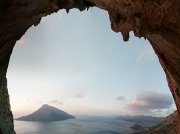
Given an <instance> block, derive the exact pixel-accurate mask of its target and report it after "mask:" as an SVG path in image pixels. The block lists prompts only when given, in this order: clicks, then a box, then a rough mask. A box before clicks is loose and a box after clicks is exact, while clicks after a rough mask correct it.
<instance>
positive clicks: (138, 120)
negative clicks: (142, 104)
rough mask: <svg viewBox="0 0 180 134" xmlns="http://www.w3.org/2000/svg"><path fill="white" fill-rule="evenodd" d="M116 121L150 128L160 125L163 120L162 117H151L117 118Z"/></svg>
mask: <svg viewBox="0 0 180 134" xmlns="http://www.w3.org/2000/svg"><path fill="white" fill-rule="evenodd" d="M116 119H119V120H124V121H128V122H132V123H135V124H139V125H141V126H143V127H151V126H155V125H157V124H159V123H161V122H162V121H163V120H164V117H153V116H144V115H138V116H129V115H127V116H118V117H117V118H116Z"/></svg>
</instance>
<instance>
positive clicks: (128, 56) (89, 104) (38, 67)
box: [7, 8, 175, 118]
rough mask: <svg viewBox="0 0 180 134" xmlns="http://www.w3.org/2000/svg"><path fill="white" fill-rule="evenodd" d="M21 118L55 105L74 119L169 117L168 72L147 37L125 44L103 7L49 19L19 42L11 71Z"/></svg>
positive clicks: (12, 94)
mask: <svg viewBox="0 0 180 134" xmlns="http://www.w3.org/2000/svg"><path fill="white" fill-rule="evenodd" d="M7 78H8V89H9V94H10V100H11V107H12V111H13V113H14V116H15V118H16V117H19V116H22V115H27V114H29V113H31V112H33V111H35V110H37V109H38V108H39V107H40V106H41V105H42V104H49V105H52V106H55V107H57V108H60V109H62V110H64V111H66V112H69V113H71V114H74V115H127V114H129V115H139V114H143V115H153V116H165V115H168V114H169V113H171V112H172V111H173V110H174V109H175V106H174V102H173V99H172V96H171V94H170V92H169V88H168V85H167V82H166V77H165V74H164V72H163V70H162V68H161V66H160V64H159V62H158V59H157V57H156V55H155V53H154V51H153V49H152V47H151V46H150V43H149V42H148V41H147V40H144V39H143V38H142V39H140V38H137V37H134V35H133V33H132V32H131V37H130V40H129V41H128V42H124V41H123V39H122V36H121V34H120V33H115V32H113V31H112V30H111V27H110V21H109V17H108V13H107V12H105V11H103V10H101V9H97V8H91V9H90V10H89V11H83V12H80V11H79V10H76V9H73V10H71V11H70V13H69V14H67V13H66V12H65V10H61V11H59V12H58V13H55V14H52V15H50V16H47V17H44V18H43V19H42V20H41V23H40V24H39V25H38V26H36V27H34V26H32V27H31V28H30V29H29V30H28V31H27V32H26V34H25V35H24V36H23V37H22V38H21V39H20V40H19V41H17V43H16V46H15V48H14V50H13V54H12V57H11V60H10V65H9V68H8V73H7Z"/></svg>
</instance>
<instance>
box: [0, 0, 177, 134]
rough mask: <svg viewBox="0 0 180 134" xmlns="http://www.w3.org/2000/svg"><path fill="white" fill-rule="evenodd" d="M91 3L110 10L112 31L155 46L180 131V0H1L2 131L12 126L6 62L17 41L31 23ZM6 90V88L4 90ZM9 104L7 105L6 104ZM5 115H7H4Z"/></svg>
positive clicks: (9, 133) (4, 132)
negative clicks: (143, 40)
mask: <svg viewBox="0 0 180 134" xmlns="http://www.w3.org/2000/svg"><path fill="white" fill-rule="evenodd" d="M90 6H96V7H99V8H102V9H104V10H106V11H108V13H109V18H110V21H111V27H112V30H113V31H115V32H121V33H122V35H123V38H124V40H125V41H127V40H128V39H129V32H130V31H133V32H134V34H135V36H137V37H144V38H147V39H148V40H149V41H150V42H151V44H152V47H153V48H154V50H155V52H156V54H157V56H158V57H159V60H160V63H161V64H162V67H163V69H164V70H165V73H166V76H167V81H168V84H169V87H170V89H171V93H172V95H173V98H174V100H175V102H176V106H177V110H178V111H177V113H178V114H177V115H178V120H179V121H178V132H177V133H180V123H179V122H180V45H179V44H180V16H179V14H180V0H31V1H30V0H1V1H0V65H1V68H3V69H1V72H0V73H1V74H0V76H1V78H0V83H1V87H0V93H1V94H0V99H1V102H0V106H1V107H3V108H4V109H6V110H5V111H4V112H1V113H0V123H1V122H3V121H4V120H6V122H9V124H10V125H8V123H7V124H6V125H2V124H0V131H2V133H3V134H12V131H11V130H9V132H8V131H7V132H6V131H5V130H6V129H4V128H3V127H4V126H7V128H8V127H9V128H8V129H13V125H11V124H12V114H11V112H10V106H9V97H8V95H4V94H5V93H6V94H8V93H7V88H5V86H6V84H3V83H6V80H5V74H6V69H7V62H5V61H8V60H9V57H10V54H11V51H12V49H13V47H14V45H15V42H16V41H17V40H18V39H20V37H21V36H22V35H23V34H24V33H25V32H26V30H27V29H28V28H29V27H31V26H32V25H35V26H36V25H38V23H39V22H40V20H41V18H42V17H43V16H46V15H49V14H51V13H53V12H56V11H58V10H60V9H66V10H67V12H68V11H69V10H70V9H71V8H79V10H81V11H82V10H84V9H86V8H89V7H90ZM4 89H6V90H4ZM4 104H6V105H4ZM4 115H6V116H4Z"/></svg>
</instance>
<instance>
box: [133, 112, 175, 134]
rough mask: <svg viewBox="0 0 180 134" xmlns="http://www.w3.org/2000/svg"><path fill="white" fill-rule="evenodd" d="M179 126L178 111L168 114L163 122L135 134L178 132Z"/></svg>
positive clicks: (171, 133)
mask: <svg viewBox="0 0 180 134" xmlns="http://www.w3.org/2000/svg"><path fill="white" fill-rule="evenodd" d="M176 127H177V111H175V112H174V113H172V114H171V115H169V116H167V117H166V118H165V119H164V120H163V122H162V123H160V124H159V125H156V126H154V127H151V128H149V130H147V131H143V132H138V133H134V134H176V133H177V132H176Z"/></svg>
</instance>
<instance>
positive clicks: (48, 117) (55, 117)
mask: <svg viewBox="0 0 180 134" xmlns="http://www.w3.org/2000/svg"><path fill="white" fill-rule="evenodd" d="M73 118H75V117H74V116H72V115H70V114H68V113H66V112H64V111H62V110H60V109H57V108H55V107H52V106H49V105H47V104H45V105H42V107H41V108H39V109H38V110H37V111H35V112H34V113H32V114H30V115H27V116H22V117H20V118H18V119H16V120H19V121H63V120H67V119H73Z"/></svg>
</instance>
